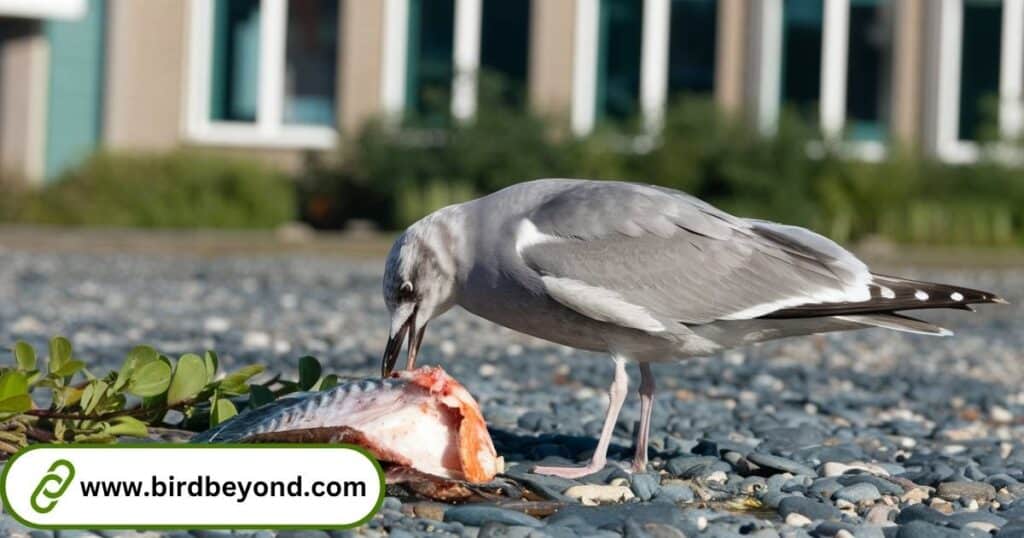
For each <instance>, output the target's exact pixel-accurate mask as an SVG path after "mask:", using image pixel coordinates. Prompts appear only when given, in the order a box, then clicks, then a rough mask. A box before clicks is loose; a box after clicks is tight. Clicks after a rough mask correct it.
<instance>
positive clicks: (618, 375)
mask: <svg viewBox="0 0 1024 538" xmlns="http://www.w3.org/2000/svg"><path fill="white" fill-rule="evenodd" d="M612 358H613V360H614V361H615V380H614V381H613V382H612V386H611V387H610V388H609V389H608V414H607V415H605V417H604V426H603V427H602V428H601V438H600V439H598V441H597V448H596V449H595V450H594V456H593V457H592V458H591V459H590V463H588V464H587V465H586V466H584V467H534V468H533V472H534V473H537V474H546V475H551V476H560V477H562V478H579V477H581V476H587V475H588V474H594V473H596V472H597V471H600V470H601V469H603V468H604V464H605V463H607V461H608V445H609V444H611V442H612V431H613V430H614V429H615V422H616V421H617V420H618V418H619V411H621V410H622V402H623V401H625V399H626V391H627V390H629V377H628V376H627V375H626V360H625V359H624V358H622V357H618V356H613V357H612Z"/></svg>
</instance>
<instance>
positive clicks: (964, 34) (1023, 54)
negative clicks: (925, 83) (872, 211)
mask: <svg viewBox="0 0 1024 538" xmlns="http://www.w3.org/2000/svg"><path fill="white" fill-rule="evenodd" d="M938 17H939V25H938V31H937V32H935V33H934V34H932V39H933V41H932V47H933V48H934V50H935V51H936V52H935V55H934V56H933V59H932V62H933V66H934V67H935V69H936V71H935V72H936V73H937V76H936V78H937V84H936V88H935V91H934V93H933V95H932V101H931V102H930V105H929V106H930V113H929V116H930V117H932V118H934V125H932V126H930V128H929V129H928V130H927V132H926V134H927V135H929V137H930V138H929V140H928V141H929V144H930V146H931V149H932V151H933V152H934V153H935V154H937V155H938V156H940V157H942V158H943V159H946V160H949V161H954V162H962V161H971V160H974V159H976V158H977V157H978V142H979V141H982V140H986V139H994V138H997V137H999V136H1001V137H1006V138H1009V137H1014V136H1019V134H1020V129H1021V119H1022V118H1021V97H1022V86H1024V77H1022V71H1024V65H1022V64H1024V35H1022V34H1024V0H1002V1H1000V0H939V5H938Z"/></svg>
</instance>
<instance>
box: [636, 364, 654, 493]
mask: <svg viewBox="0 0 1024 538" xmlns="http://www.w3.org/2000/svg"><path fill="white" fill-rule="evenodd" d="M653 410H654V374H652V373H651V365H650V363H646V362H641V363H640V430H639V431H638V432H636V455H635V456H633V472H635V473H642V472H644V471H646V470H647V442H648V440H649V439H650V435H651V411H653Z"/></svg>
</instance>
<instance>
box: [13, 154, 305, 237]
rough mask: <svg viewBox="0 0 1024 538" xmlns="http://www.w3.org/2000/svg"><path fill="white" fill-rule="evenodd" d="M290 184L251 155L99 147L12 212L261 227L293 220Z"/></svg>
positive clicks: (164, 224)
mask: <svg viewBox="0 0 1024 538" xmlns="http://www.w3.org/2000/svg"><path fill="white" fill-rule="evenodd" d="M294 215H295V197H294V186H293V185H292V184H291V182H290V181H289V180H288V179H287V177H285V176H284V175H283V174H280V173H278V172H275V171H272V170H269V169H267V168H265V167H263V166H261V165H259V164H257V163H255V162H251V161H243V160H238V159H228V158H223V157H215V156H209V155H200V154H196V153H192V152H186V151H177V152H172V153H166V154H112V153H100V154H97V155H95V156H94V157H92V158H91V159H89V160H87V161H85V162H84V163H82V164H81V165H80V166H78V167H75V168H73V169H71V170H69V171H68V172H66V173H64V174H63V175H62V176H60V177H59V178H58V179H57V180H56V181H54V182H53V183H51V184H49V185H48V186H46V187H45V188H43V189H42V190H40V191H38V192H36V193H35V194H33V195H32V196H30V197H28V199H27V200H26V201H25V202H24V203H23V205H22V207H20V208H18V210H17V211H15V212H14V219H15V220H18V221H21V222H27V223H33V224H56V225H86V226H117V227H142V228H268V227H273V226H277V225H279V224H281V223H283V222H286V221H289V220H292V219H293V218H294Z"/></svg>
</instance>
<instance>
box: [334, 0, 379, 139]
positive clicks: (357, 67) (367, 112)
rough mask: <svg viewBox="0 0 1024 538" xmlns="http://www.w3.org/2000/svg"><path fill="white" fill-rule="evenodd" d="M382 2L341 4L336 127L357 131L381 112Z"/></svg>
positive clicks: (348, 1) (354, 0) (346, 1)
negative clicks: (337, 116)
mask: <svg viewBox="0 0 1024 538" xmlns="http://www.w3.org/2000/svg"><path fill="white" fill-rule="evenodd" d="M384 6H385V2H383V1H371V2H367V1H365V0H344V2H343V5H342V9H341V12H342V14H341V19H342V20H341V39H340V40H339V42H338V43H339V46H340V47H341V50H340V51H339V54H338V59H339V60H338V61H339V63H340V65H339V67H338V78H339V81H338V97H337V98H338V103H339V104H340V106H339V107H338V114H339V118H338V124H339V125H341V128H342V131H343V132H346V133H351V132H354V131H356V130H358V129H359V128H360V127H361V126H362V125H363V123H364V122H366V120H367V119H370V118H372V117H373V116H375V115H376V114H377V113H378V112H379V111H380V110H381V80H382V79H381V77H382V75H383V73H382V69H383V66H384V40H383V37H382V36H383V33H384Z"/></svg>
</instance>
